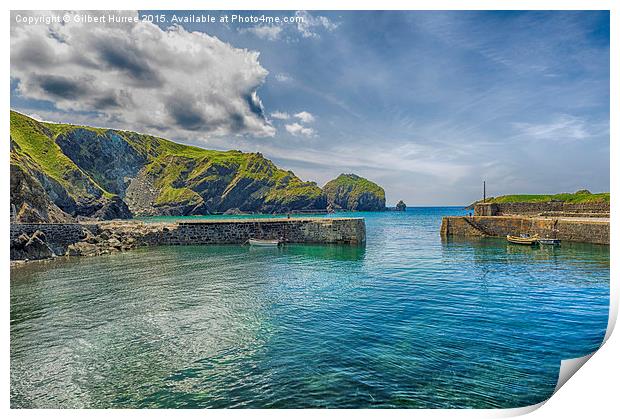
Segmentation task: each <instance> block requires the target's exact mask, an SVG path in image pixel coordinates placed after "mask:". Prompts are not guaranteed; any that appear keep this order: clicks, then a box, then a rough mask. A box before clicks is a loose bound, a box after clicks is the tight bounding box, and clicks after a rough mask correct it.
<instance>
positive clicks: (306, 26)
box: [295, 10, 338, 38]
mask: <svg viewBox="0 0 620 419" xmlns="http://www.w3.org/2000/svg"><path fill="white" fill-rule="evenodd" d="M295 17H298V18H301V20H300V21H299V22H297V30H298V31H299V32H300V33H301V36H303V37H304V38H319V37H320V36H319V34H318V33H317V30H319V29H325V30H328V31H333V30H334V29H336V28H337V27H338V24H337V23H334V22H332V21H331V20H330V19H328V18H327V17H325V16H312V15H311V14H310V13H308V12H306V11H305V10H299V11H297V12H295Z"/></svg>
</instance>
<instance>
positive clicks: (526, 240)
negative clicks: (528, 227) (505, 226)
mask: <svg viewBox="0 0 620 419" xmlns="http://www.w3.org/2000/svg"><path fill="white" fill-rule="evenodd" d="M506 240H508V241H509V242H510V243H514V244H525V245H528V246H531V245H533V244H536V243H538V240H539V239H538V234H534V235H533V236H530V235H529V234H521V235H519V236H512V235H510V234H509V235H507V236H506Z"/></svg>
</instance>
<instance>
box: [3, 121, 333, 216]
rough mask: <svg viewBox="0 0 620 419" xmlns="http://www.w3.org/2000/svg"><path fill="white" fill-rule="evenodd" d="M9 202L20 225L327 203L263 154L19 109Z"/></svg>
mask: <svg viewBox="0 0 620 419" xmlns="http://www.w3.org/2000/svg"><path fill="white" fill-rule="evenodd" d="M11 206H12V208H11V209H12V211H13V214H14V215H15V217H16V220H17V221H21V222H64V221H67V220H71V219H75V218H76V217H77V218H79V217H90V218H98V219H113V218H130V217H131V216H132V215H134V216H142V215H191V214H208V213H211V212H224V211H227V210H239V211H248V212H265V213H277V212H286V211H289V210H299V209H325V207H326V198H325V195H324V194H323V192H322V191H321V189H320V188H319V187H318V186H317V185H316V184H315V183H314V182H304V181H302V180H301V179H299V178H298V177H297V176H295V174H294V173H293V172H291V171H286V170H282V169H280V168H278V167H276V165H274V164H273V163H272V162H271V161H270V160H268V159H266V158H264V157H263V156H262V155H261V154H260V153H242V152H240V151H213V150H205V149H202V148H198V147H192V146H186V145H182V144H178V143H174V142H171V141H168V140H165V139H162V138H157V137H153V136H150V135H144V134H138V133H135V132H128V131H119V130H112V129H100V128H91V127H83V126H76V125H67V124H52V123H44V122H40V121H36V120H34V119H32V118H30V117H27V116H25V115H22V114H19V113H17V112H13V111H11Z"/></svg>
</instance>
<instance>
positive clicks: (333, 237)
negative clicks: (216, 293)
mask: <svg viewBox="0 0 620 419" xmlns="http://www.w3.org/2000/svg"><path fill="white" fill-rule="evenodd" d="M37 231H39V232H41V233H43V235H44V239H45V240H44V241H45V243H46V245H47V246H49V248H50V249H51V250H52V251H53V253H54V254H55V255H65V254H75V255H80V254H102V253H109V252H111V251H117V250H128V249H130V248H133V247H138V246H157V245H202V244H244V243H246V242H247V241H248V239H250V238H256V239H278V240H282V241H284V242H285V243H324V244H350V245H359V244H363V243H365V241H366V226H365V223H364V219H363V218H290V219H287V218H273V219H238V220H210V221H191V222H176V223H144V222H140V221H102V222H97V223H73V224H71V223H67V224H18V223H12V224H11V258H12V259H19V258H20V256H19V255H23V254H28V255H31V254H33V252H28V251H27V249H25V250H24V249H23V247H24V246H26V245H27V244H28V240H27V238H29V237H31V236H33V235H34V234H35V233H36V232H37ZM20 237H22V238H23V239H22V240H19V238H20ZM17 247H19V249H18V248H17ZM35 254H36V252H35ZM43 254H45V252H43ZM14 255H15V256H14ZM35 258H36V257H35ZM41 258H45V257H43V256H42V257H41Z"/></svg>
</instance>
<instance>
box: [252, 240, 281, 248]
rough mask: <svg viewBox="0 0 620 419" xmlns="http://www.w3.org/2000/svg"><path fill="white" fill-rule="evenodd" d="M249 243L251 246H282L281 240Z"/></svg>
mask: <svg viewBox="0 0 620 419" xmlns="http://www.w3.org/2000/svg"><path fill="white" fill-rule="evenodd" d="M248 243H250V246H263V247H275V246H278V245H280V240H261V239H249V240H248Z"/></svg>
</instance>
